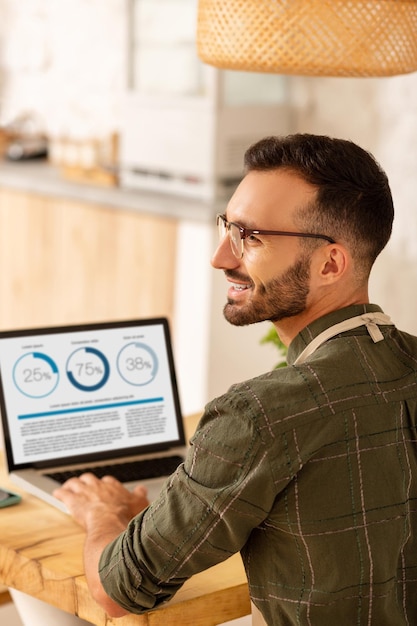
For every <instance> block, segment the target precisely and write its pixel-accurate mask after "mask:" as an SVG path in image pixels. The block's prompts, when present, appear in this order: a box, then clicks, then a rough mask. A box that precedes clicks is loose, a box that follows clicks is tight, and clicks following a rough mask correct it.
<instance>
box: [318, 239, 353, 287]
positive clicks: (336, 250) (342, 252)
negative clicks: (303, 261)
mask: <svg viewBox="0 0 417 626" xmlns="http://www.w3.org/2000/svg"><path fill="white" fill-rule="evenodd" d="M323 252H324V258H322V264H321V268H320V275H321V277H322V279H324V280H326V281H329V280H339V279H340V278H341V277H342V276H343V275H344V273H345V272H346V270H347V268H348V265H349V262H350V258H349V254H348V251H347V250H346V248H345V247H344V246H342V245H340V244H331V245H329V246H326V249H325V250H323Z"/></svg>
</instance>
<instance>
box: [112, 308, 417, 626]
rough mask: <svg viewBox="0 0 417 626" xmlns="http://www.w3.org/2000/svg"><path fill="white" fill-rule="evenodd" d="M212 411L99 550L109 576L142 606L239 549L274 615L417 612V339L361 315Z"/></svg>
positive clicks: (414, 617) (416, 617)
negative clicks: (174, 465) (178, 461)
mask: <svg viewBox="0 0 417 626" xmlns="http://www.w3.org/2000/svg"><path fill="white" fill-rule="evenodd" d="M366 311H380V309H379V307H377V306H374V305H358V306H353V307H349V308H346V309H343V310H339V311H335V312H333V313H332V314H330V315H327V316H325V317H323V318H321V319H318V320H316V321H315V322H313V323H312V324H310V325H309V326H308V327H306V328H305V329H304V330H303V331H302V332H301V333H300V334H299V335H298V336H297V337H296V338H295V339H294V341H293V342H292V343H291V345H290V348H289V352H288V363H289V364H288V366H287V367H285V368H281V369H277V370H274V371H272V372H269V373H267V374H264V375H262V376H259V377H257V378H254V379H252V380H248V381H246V382H243V383H240V384H237V385H234V386H233V387H231V388H230V389H229V391H228V392H227V393H226V394H224V395H223V396H221V397H219V398H217V399H215V400H213V401H212V402H210V403H209V404H208V405H207V406H206V409H205V412H204V415H203V417H202V419H201V422H200V424H199V427H198V429H197V431H196V434H195V436H194V437H193V438H192V441H191V447H190V450H189V453H188V456H187V459H186V461H185V463H184V465H182V466H180V468H179V469H178V470H177V472H176V473H175V474H174V475H173V476H172V477H170V479H169V480H168V481H167V483H166V485H165V488H164V489H163V491H162V493H161V495H160V497H159V498H158V499H157V500H156V501H155V502H154V503H153V504H152V505H151V506H150V507H149V508H148V509H147V510H146V511H145V512H143V513H142V514H140V515H138V516H137V517H135V518H134V519H133V520H132V522H131V523H130V525H129V527H128V529H127V530H126V532H125V533H123V534H122V535H120V537H118V538H117V539H116V540H115V541H114V542H113V543H112V544H110V545H109V546H108V547H107V548H106V549H105V550H104V552H103V555H102V557H101V561H100V576H101V580H102V583H103V585H104V587H105V589H106V591H107V593H108V594H109V595H110V596H111V597H112V598H113V599H114V600H115V601H116V602H117V603H119V604H120V605H121V606H123V607H124V608H126V609H127V610H128V611H131V612H133V613H141V612H143V611H146V610H147V609H151V608H154V607H156V606H157V605H159V604H160V603H161V602H163V601H165V600H167V599H168V598H170V597H171V596H172V595H173V594H174V593H175V592H176V591H177V590H178V589H179V588H180V587H181V585H182V584H183V583H184V581H186V580H187V579H188V578H189V577H190V576H192V575H193V574H195V573H197V572H199V571H201V570H204V569H206V568H208V567H210V566H211V565H214V564H215V563H218V562H220V561H222V560H224V559H226V558H228V557H229V556H230V555H231V554H233V553H235V552H237V551H240V552H241V555H242V559H243V562H244V565H245V569H246V573H247V577H248V581H249V588H250V594H251V598H252V600H253V601H254V603H255V604H256V605H257V606H258V608H259V609H260V610H261V612H262V613H263V615H264V617H265V620H266V622H267V624H268V625H270V626H272V625H276V626H278V625H279V626H290V625H302V626H304V625H313V626H327V625H329V626H352V625H355V626H360V625H365V624H367V625H369V624H372V625H375V626H387V625H390V626H402V625H406V624H408V625H411V626H414V625H415V624H417V513H416V504H417V445H416V444H417V440H416V425H415V422H416V417H417V338H416V337H413V336H411V335H408V334H406V333H403V332H399V331H398V330H397V329H396V328H395V327H394V326H393V325H387V326H380V329H381V332H382V333H383V335H384V339H383V340H382V341H378V342H376V343H375V342H374V341H373V339H372V338H371V336H370V334H369V333H368V331H367V329H366V327H365V326H361V327H359V328H356V329H354V330H350V331H347V332H343V333H340V334H338V335H336V336H335V337H333V338H331V339H329V340H327V341H326V342H325V343H324V344H323V345H321V346H320V347H319V348H317V350H316V351H315V352H314V353H313V354H312V355H311V356H309V357H308V358H307V360H306V361H305V363H303V364H301V365H294V361H295V359H296V357H297V356H298V355H299V354H300V353H301V352H302V350H303V349H304V348H305V346H306V345H307V344H309V342H311V340H312V339H313V338H314V337H316V336H317V335H318V334H319V333H320V332H322V331H323V330H324V329H326V328H328V327H330V326H332V325H333V324H336V323H338V322H341V321H342V320H344V319H347V318H351V317H353V316H356V315H360V314H362V313H364V312H366Z"/></svg>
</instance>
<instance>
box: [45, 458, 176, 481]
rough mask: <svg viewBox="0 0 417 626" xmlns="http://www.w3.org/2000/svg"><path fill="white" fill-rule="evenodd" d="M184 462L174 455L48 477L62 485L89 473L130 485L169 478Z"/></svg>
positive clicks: (55, 473)
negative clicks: (112, 478)
mask: <svg viewBox="0 0 417 626" xmlns="http://www.w3.org/2000/svg"><path fill="white" fill-rule="evenodd" d="M182 462H183V459H182V458H181V457H180V456H178V455H173V456H165V457H159V458H155V459H143V460H142V461H130V462H125V463H117V464H116V465H100V466H97V467H89V468H87V469H86V468H84V469H75V470H65V471H62V472H54V473H52V474H46V475H47V476H49V478H53V479H54V480H56V481H57V482H59V483H61V484H62V483H64V482H65V481H66V480H68V479H69V478H73V477H74V476H75V477H77V476H81V474H84V473H85V472H86V471H88V472H91V473H92V474H95V476H97V478H102V477H103V476H114V477H115V478H117V479H118V480H120V482H121V483H129V482H132V481H138V480H139V481H141V480H146V479H149V478H160V477H161V476H169V475H170V474H172V473H173V472H174V471H175V470H176V469H177V467H178V465H180V464H181V463H182Z"/></svg>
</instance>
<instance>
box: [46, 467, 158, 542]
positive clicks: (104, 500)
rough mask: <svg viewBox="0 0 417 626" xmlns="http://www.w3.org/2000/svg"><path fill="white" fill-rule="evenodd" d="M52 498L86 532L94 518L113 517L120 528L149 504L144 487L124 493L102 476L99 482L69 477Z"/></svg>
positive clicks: (87, 477) (90, 477) (112, 480)
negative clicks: (65, 508)
mask: <svg viewBox="0 0 417 626" xmlns="http://www.w3.org/2000/svg"><path fill="white" fill-rule="evenodd" d="M54 496H55V497H56V498H58V500H61V501H62V502H63V503H64V504H65V506H66V507H67V509H68V511H69V512H70V513H71V515H72V516H73V518H74V519H75V520H76V521H77V522H78V523H79V524H80V525H81V526H82V527H83V528H85V529H86V530H88V528H89V526H90V523H93V525H94V524H95V522H94V520H95V519H96V516H97V515H102V516H104V517H105V516H106V515H111V517H113V518H114V517H117V518H118V519H119V520H120V524H121V526H122V529H124V528H126V526H127V524H128V523H129V521H130V520H131V519H132V517H135V515H137V514H138V513H140V512H141V511H143V509H145V508H146V507H147V506H148V504H149V501H148V499H147V497H146V489H145V488H144V487H140V486H138V487H136V488H135V489H134V490H133V491H128V490H127V489H126V488H125V487H123V485H122V484H121V483H120V482H119V481H118V480H117V479H116V478H113V477H112V476H104V477H103V478H102V479H99V478H97V477H96V476H94V474H82V475H81V476H80V477H79V478H70V479H69V480H67V482H66V483H64V484H63V485H62V487H59V488H58V489H56V490H55V491H54Z"/></svg>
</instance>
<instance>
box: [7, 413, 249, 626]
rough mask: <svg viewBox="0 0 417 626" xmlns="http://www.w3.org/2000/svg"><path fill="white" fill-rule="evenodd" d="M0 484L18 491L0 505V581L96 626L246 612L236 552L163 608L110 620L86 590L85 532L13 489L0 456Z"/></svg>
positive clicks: (172, 624) (184, 624)
mask: <svg viewBox="0 0 417 626" xmlns="http://www.w3.org/2000/svg"><path fill="white" fill-rule="evenodd" d="M194 424H195V418H192V419H190V418H189V419H188V420H186V426H187V431H190V430H192V429H193V428H194ZM0 485H1V486H4V487H6V488H7V487H9V488H10V489H11V490H12V491H19V492H20V493H22V495H23V500H22V502H21V503H20V504H18V505H17V506H12V507H9V508H5V509H0V583H3V584H5V585H7V586H9V587H12V588H15V589H19V590H20V591H23V592H25V593H28V594H30V595H31V596H34V597H36V598H39V599H40V600H43V601H45V602H48V603H49V604H52V605H54V606H57V607H59V608H61V609H63V610H65V611H67V612H69V613H72V614H74V615H78V616H79V617H82V618H83V619H86V620H88V621H90V622H92V623H93V624H96V626H110V625H114V626H116V625H117V626H178V624H181V626H215V625H216V624H221V623H222V622H225V621H228V620H231V619H235V618H237V617H241V616H243V615H247V614H248V613H250V602H249V594H248V587H247V582H246V576H245V573H244V569H243V565H242V562H241V559H240V556H239V555H235V556H233V557H232V558H230V559H228V560H227V561H225V562H224V563H222V564H220V565H217V566H215V567H213V568H211V569H209V570H207V571H205V572H202V573H201V574H198V575H196V576H194V577H193V578H191V579H190V580H189V581H188V582H187V583H186V584H185V585H184V587H183V588H182V589H181V590H180V591H179V592H178V593H177V595H176V596H175V597H174V599H173V600H171V601H170V602H169V603H167V604H166V605H165V606H164V607H161V608H159V609H157V610H154V611H149V612H148V613H146V614H144V615H127V616H125V617H122V618H118V619H111V618H110V617H108V616H107V615H106V614H105V612H104V611H103V610H102V609H101V608H100V607H99V606H98V605H97V604H96V603H95V602H94V600H93V599H92V598H91V596H90V593H89V591H88V588H87V582H86V579H85V576H84V568H83V558H82V553H83V543H84V531H83V530H82V529H81V528H80V527H79V526H78V525H77V524H76V523H75V522H74V521H73V520H72V519H71V518H70V517H69V516H67V515H65V514H64V513H61V512H60V511H58V510H56V509H54V508H53V507H51V506H49V505H48V504H45V503H43V502H41V501H40V500H38V499H37V498H35V497H34V496H31V495H28V494H25V493H24V492H22V491H21V490H18V489H16V488H15V487H14V486H13V485H12V484H11V483H10V482H9V481H8V479H7V477H6V475H5V472H4V469H3V459H2V458H1V472H0Z"/></svg>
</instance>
